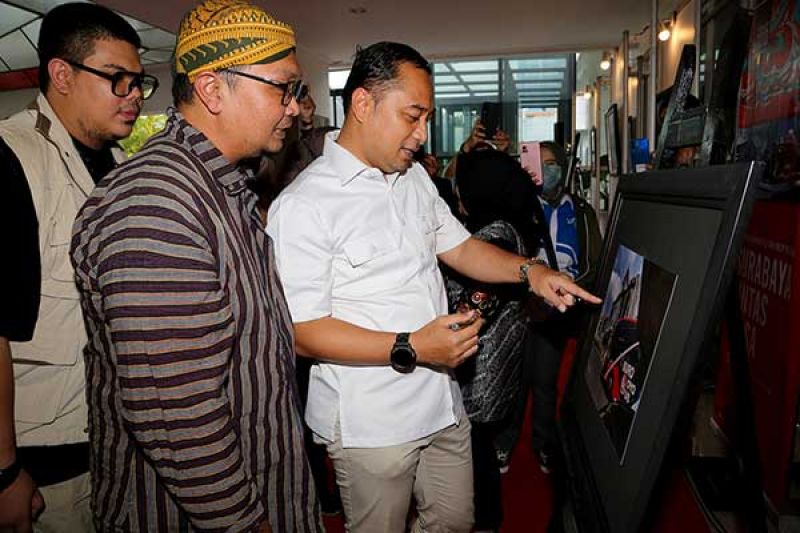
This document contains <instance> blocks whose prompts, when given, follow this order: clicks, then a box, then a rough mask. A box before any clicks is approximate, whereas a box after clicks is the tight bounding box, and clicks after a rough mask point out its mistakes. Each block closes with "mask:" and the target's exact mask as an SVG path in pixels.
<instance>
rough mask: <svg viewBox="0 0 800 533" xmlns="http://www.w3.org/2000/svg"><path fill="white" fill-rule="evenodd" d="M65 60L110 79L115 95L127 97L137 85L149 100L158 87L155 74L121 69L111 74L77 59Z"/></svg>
mask: <svg viewBox="0 0 800 533" xmlns="http://www.w3.org/2000/svg"><path fill="white" fill-rule="evenodd" d="M64 61H66V62H67V63H69V64H70V65H72V66H73V67H75V68H77V69H80V70H85V71H86V72H89V73H90V74H94V75H95V76H100V77H101V78H103V79H106V80H108V81H110V82H111V92H112V93H114V96H119V97H120V98H125V97H126V96H128V95H129V94H131V91H133V89H134V88H135V87H138V88H139V90H141V91H142V98H143V99H145V100H147V99H148V98H150V97H151V96H153V94H154V93H155V92H156V89H158V78H156V77H155V76H150V75H149V74H143V73H141V72H128V71H126V70H120V71H119V72H115V73H114V74H109V73H108V72H103V71H102V70H97V69H95V68H92V67H87V66H86V65H83V64H81V63H76V62H75V61H70V60H69V59H64Z"/></svg>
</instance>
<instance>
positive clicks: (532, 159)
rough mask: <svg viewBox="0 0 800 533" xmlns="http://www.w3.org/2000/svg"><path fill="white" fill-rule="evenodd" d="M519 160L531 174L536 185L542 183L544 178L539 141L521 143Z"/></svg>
mask: <svg viewBox="0 0 800 533" xmlns="http://www.w3.org/2000/svg"><path fill="white" fill-rule="evenodd" d="M519 162H520V165H522V168H523V169H525V171H526V172H527V173H528V174H530V175H531V179H533V182H534V183H535V184H536V185H541V184H542V182H543V178H542V155H541V152H540V151H539V143H538V142H524V143H520V145H519Z"/></svg>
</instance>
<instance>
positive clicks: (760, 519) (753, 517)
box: [725, 277, 767, 533]
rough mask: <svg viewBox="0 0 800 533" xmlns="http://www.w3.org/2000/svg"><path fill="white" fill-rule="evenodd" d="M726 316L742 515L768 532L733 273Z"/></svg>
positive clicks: (758, 532) (756, 529) (754, 529)
mask: <svg viewBox="0 0 800 533" xmlns="http://www.w3.org/2000/svg"><path fill="white" fill-rule="evenodd" d="M725 320H726V321H727V326H728V327H727V331H728V339H729V342H730V362H731V373H732V375H733V387H734V396H735V402H736V414H737V423H736V428H737V431H736V433H737V439H736V441H737V443H738V445H739V448H740V450H739V454H738V455H739V457H740V459H741V462H740V464H741V472H740V474H741V478H742V481H743V484H742V485H741V486H740V489H741V491H742V500H741V501H742V502H743V503H744V509H743V513H742V514H743V515H744V518H745V521H746V523H747V530H748V531H750V532H751V533H766V531H767V509H766V505H765V503H764V494H763V489H762V481H761V465H760V463H759V456H758V439H757V429H756V423H755V410H754V409H753V393H752V389H751V384H750V370H749V367H750V365H749V362H748V360H747V349H746V344H745V343H746V341H745V336H744V323H743V321H742V311H741V307H740V305H739V283H738V282H737V280H736V278H735V277H734V279H733V281H732V282H731V287H730V289H729V290H728V298H727V300H726V302H725Z"/></svg>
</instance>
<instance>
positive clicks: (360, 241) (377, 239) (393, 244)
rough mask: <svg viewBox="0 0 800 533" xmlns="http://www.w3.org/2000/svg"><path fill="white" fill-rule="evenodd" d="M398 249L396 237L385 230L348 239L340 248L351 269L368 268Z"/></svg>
mask: <svg viewBox="0 0 800 533" xmlns="http://www.w3.org/2000/svg"><path fill="white" fill-rule="evenodd" d="M398 248H399V243H398V242H397V238H396V236H394V235H392V234H391V233H390V232H389V231H387V230H379V231H374V232H372V233H370V234H368V235H365V236H363V237H356V238H354V239H350V240H349V241H347V242H346V243H344V245H343V246H342V251H343V252H344V255H345V257H346V258H347V262H348V263H350V266H352V267H353V268H359V267H362V266H368V264H370V263H373V262H375V261H376V260H377V259H379V258H381V257H384V256H386V255H389V254H390V253H392V252H394V251H396V250H397V249H398Z"/></svg>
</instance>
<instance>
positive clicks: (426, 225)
mask: <svg viewBox="0 0 800 533" xmlns="http://www.w3.org/2000/svg"><path fill="white" fill-rule="evenodd" d="M415 226H416V229H417V231H418V232H419V234H420V236H421V237H422V242H423V243H424V245H425V249H424V251H423V252H424V253H423V255H436V221H435V219H434V218H433V217H432V216H431V215H418V216H417V217H416V220H415Z"/></svg>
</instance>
